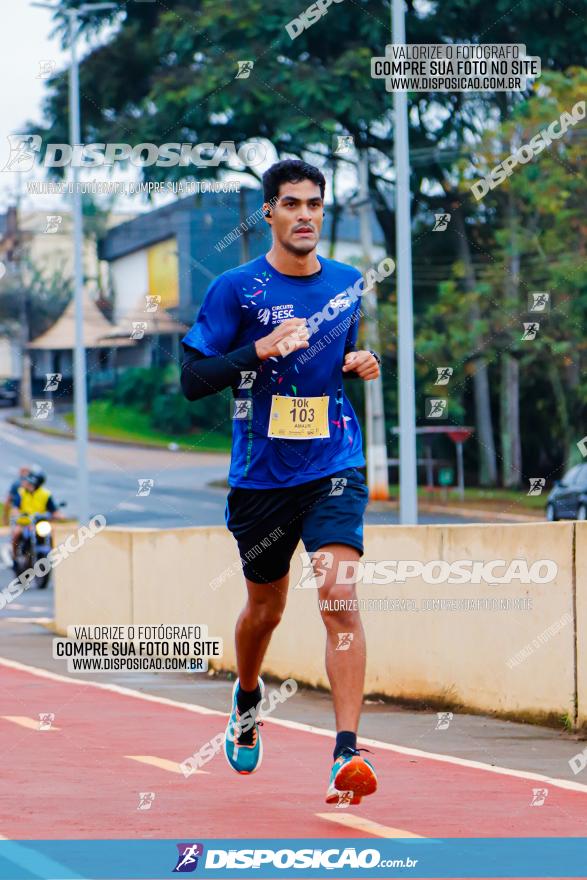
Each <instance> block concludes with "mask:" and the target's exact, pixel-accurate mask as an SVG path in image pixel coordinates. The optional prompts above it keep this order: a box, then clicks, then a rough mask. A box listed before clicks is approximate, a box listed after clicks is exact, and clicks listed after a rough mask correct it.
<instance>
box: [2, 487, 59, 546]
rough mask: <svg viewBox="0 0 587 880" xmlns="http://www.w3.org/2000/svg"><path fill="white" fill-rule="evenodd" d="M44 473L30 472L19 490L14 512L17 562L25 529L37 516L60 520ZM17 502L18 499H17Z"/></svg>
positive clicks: (13, 533) (13, 536)
mask: <svg viewBox="0 0 587 880" xmlns="http://www.w3.org/2000/svg"><path fill="white" fill-rule="evenodd" d="M45 480H46V477H45V474H44V473H43V472H42V471H30V472H29V473H28V474H26V475H25V476H24V477H23V478H22V484H21V486H20V488H19V489H18V498H19V504H18V507H14V508H13V510H12V522H13V528H12V558H13V559H14V560H16V557H17V554H18V544H19V541H20V538H21V535H22V530H23V527H24V526H25V525H26V524H27V523H29V522H30V520H31V518H32V517H33V516H34V515H35V514H39V513H46V514H47V519H56V518H59V513H58V508H57V505H56V504H55V501H54V500H53V496H52V494H51V492H50V490H49V489H48V488H47V487H46V486H45V485H44V483H45ZM15 500H16V499H15Z"/></svg>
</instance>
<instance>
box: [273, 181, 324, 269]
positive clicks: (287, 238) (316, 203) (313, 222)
mask: <svg viewBox="0 0 587 880" xmlns="http://www.w3.org/2000/svg"><path fill="white" fill-rule="evenodd" d="M264 207H265V208H267V207H270V206H268V205H267V204H265V205H264ZM270 210H271V217H269V218H268V220H269V224H270V226H271V228H272V229H273V234H274V236H275V239H276V241H278V242H279V243H280V244H281V245H282V246H283V247H284V248H285V249H286V250H288V251H290V252H291V253H292V254H298V255H300V256H303V255H304V254H308V253H310V251H313V250H314V249H315V248H316V245H317V244H318V239H319V238H320V231H321V229H322V212H323V210H324V202H323V201H322V196H321V195H320V187H319V186H318V184H317V183H312V181H311V180H301V181H300V182H299V183H282V184H281V186H280V187H279V196H278V200H277V202H276V203H275V204H274V205H273V207H270Z"/></svg>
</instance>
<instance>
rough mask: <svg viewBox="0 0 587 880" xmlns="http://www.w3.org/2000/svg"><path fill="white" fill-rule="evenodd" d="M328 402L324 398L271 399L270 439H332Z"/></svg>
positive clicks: (277, 397) (275, 397)
mask: <svg viewBox="0 0 587 880" xmlns="http://www.w3.org/2000/svg"><path fill="white" fill-rule="evenodd" d="M328 400H329V398H328V397H326V396H323V397H281V396H280V395H278V394H274V395H273V397H272V398H271V413H270V415H269V430H268V432H267V436H268V437H281V438H282V439H285V440H311V439H312V438H314V437H330V430H329V427H328Z"/></svg>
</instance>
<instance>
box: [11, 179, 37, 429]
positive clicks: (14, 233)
mask: <svg viewBox="0 0 587 880" xmlns="http://www.w3.org/2000/svg"><path fill="white" fill-rule="evenodd" d="M19 214H20V192H19V193H18V195H17V198H16V205H15V206H14V207H11V208H9V209H8V216H7V230H6V232H7V238H8V239H9V241H10V254H9V260H10V263H11V264H12V267H13V271H14V276H15V279H16V284H17V289H18V296H19V323H20V352H21V355H20V395H19V396H20V406H21V408H22V414H23V416H25V417H29V416H30V414H31V408H32V389H31V356H30V352H29V350H28V347H27V346H28V344H29V342H30V341H31V333H30V317H31V316H30V302H29V291H28V288H27V286H26V284H25V280H24V275H23V271H22V257H23V247H24V235H23V232H22V230H21V228H20V223H19Z"/></svg>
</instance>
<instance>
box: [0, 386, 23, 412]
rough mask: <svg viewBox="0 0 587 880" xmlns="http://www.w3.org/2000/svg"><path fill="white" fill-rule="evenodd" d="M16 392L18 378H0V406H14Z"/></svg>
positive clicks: (16, 397) (17, 391) (15, 403)
mask: <svg viewBox="0 0 587 880" xmlns="http://www.w3.org/2000/svg"><path fill="white" fill-rule="evenodd" d="M18 394H19V386H18V379H0V406H16V405H17V403H18Z"/></svg>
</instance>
